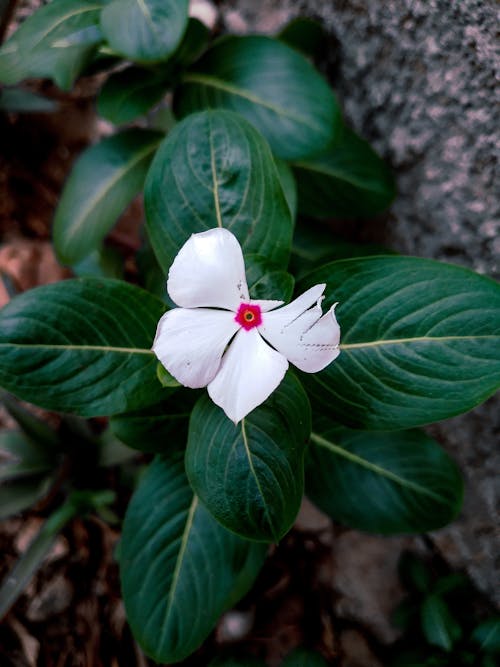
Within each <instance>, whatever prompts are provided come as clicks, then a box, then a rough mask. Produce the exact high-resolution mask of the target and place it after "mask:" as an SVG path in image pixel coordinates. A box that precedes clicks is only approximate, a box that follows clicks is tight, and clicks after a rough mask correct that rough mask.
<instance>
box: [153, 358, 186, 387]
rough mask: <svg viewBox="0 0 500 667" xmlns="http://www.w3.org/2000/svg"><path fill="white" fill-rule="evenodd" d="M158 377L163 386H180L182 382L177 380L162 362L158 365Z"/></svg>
mask: <svg viewBox="0 0 500 667" xmlns="http://www.w3.org/2000/svg"><path fill="white" fill-rule="evenodd" d="M156 377H157V378H158V382H159V383H160V384H161V386H162V387H180V383H179V382H177V380H176V379H175V378H174V376H173V375H170V373H169V372H168V371H167V369H166V368H165V367H164V366H163V365H162V364H161V363H160V362H158V364H157V366H156Z"/></svg>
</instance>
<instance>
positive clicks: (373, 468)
mask: <svg viewBox="0 0 500 667" xmlns="http://www.w3.org/2000/svg"><path fill="white" fill-rule="evenodd" d="M311 440H312V442H314V443H315V444H316V445H318V446H319V447H323V448H324V449H327V450H328V451H330V452H333V453H334V454H337V455H339V456H341V457H343V458H345V459H347V460H348V461H350V462H351V463H354V464H355V465H359V466H360V467H362V468H366V469H367V470H369V471H370V472H372V473H375V474H377V475H380V476H381V477H385V478H387V479H390V480H391V481H392V482H395V483H396V484H398V485H399V486H401V487H403V488H406V489H410V490H411V491H415V492H417V493H420V494H422V495H426V496H429V497H430V498H433V499H434V500H437V501H439V502H443V501H446V498H444V497H443V496H441V495H439V494H438V493H434V491H430V490H429V489H427V488H426V487H425V486H420V484H417V483H415V482H412V481H410V480H408V479H405V478H404V477H400V476H399V475H397V474H396V473H394V472H392V471H391V470H387V469H386V468H382V467H381V466H379V465H377V464H376V463H372V462H371V461H368V460H367V459H363V458H361V456H358V455H357V454H353V453H352V452H350V451H348V450H347V449H344V448H343V447H341V446H340V445H336V444H335V443H333V442H331V441H330V440H327V439H326V438H323V437H322V436H321V435H319V434H318V433H314V432H313V433H311Z"/></svg>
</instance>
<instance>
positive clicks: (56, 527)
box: [0, 502, 77, 619]
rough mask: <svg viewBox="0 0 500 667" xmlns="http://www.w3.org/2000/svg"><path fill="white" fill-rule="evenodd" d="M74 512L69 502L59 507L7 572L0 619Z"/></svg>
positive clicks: (0, 588)
mask: <svg viewBox="0 0 500 667" xmlns="http://www.w3.org/2000/svg"><path fill="white" fill-rule="evenodd" d="M76 513H77V508H76V507H75V505H73V503H71V502H66V503H65V504H64V505H63V506H62V507H59V508H58V509H57V510H56V511H55V512H54V513H53V514H52V515H51V516H50V517H49V518H48V519H47V521H46V522H45V523H44V524H43V526H42V528H41V529H40V530H39V532H38V533H37V534H36V536H35V537H34V539H33V540H32V542H31V543H30V545H29V546H28V548H27V549H26V551H25V552H24V553H23V554H22V556H21V557H20V559H19V560H18V561H17V563H16V564H15V566H14V567H13V569H12V571H11V572H9V573H8V574H7V576H6V577H5V579H4V580H3V581H2V585H1V586H0V619H2V618H3V617H4V616H5V614H6V613H7V612H8V611H9V609H10V607H11V606H12V605H13V604H14V602H15V601H16V599H17V598H18V597H19V595H21V593H22V592H23V590H24V588H25V586H26V585H27V584H28V582H29V580H30V579H31V577H32V576H33V574H34V573H35V572H36V570H37V569H38V568H39V567H40V566H41V564H42V562H43V560H44V559H45V557H46V556H47V554H48V553H49V551H50V549H51V548H52V546H53V544H54V542H55V540H56V537H57V535H58V533H59V532H60V531H61V530H62V529H63V528H64V526H65V525H66V524H67V523H68V521H70V520H71V519H72V518H73V517H74V516H75V514H76Z"/></svg>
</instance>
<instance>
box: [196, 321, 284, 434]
mask: <svg viewBox="0 0 500 667" xmlns="http://www.w3.org/2000/svg"><path fill="white" fill-rule="evenodd" d="M287 368H288V361H287V360H286V359H285V357H284V356H283V355H282V354H280V353H279V352H276V350H273V349H272V348H271V347H269V345H268V344H267V343H266V342H265V341H264V340H262V338H261V336H260V335H259V333H258V331H257V329H250V330H249V331H245V330H244V329H240V331H239V332H238V333H237V334H236V336H235V338H234V340H233V342H232V343H231V345H230V346H229V348H228V350H227V352H226V354H225V355H224V357H223V359H222V364H221V367H220V370H219V372H218V373H217V375H216V376H215V378H214V379H213V380H212V382H211V383H210V384H209V385H208V393H209V395H210V398H211V399H212V401H213V402H214V403H216V404H217V405H218V406H219V407H221V408H222V409H223V410H224V412H225V413H226V415H227V416H228V417H229V419H232V420H233V421H234V422H235V423H236V424H237V423H238V422H239V421H241V420H242V419H243V417H245V416H246V415H247V414H248V413H249V412H251V411H252V410H253V409H254V408H256V407H257V406H258V405H260V404H261V403H263V402H264V401H265V400H266V398H268V397H269V396H270V395H271V394H272V392H273V391H274V390H275V389H276V387H277V386H278V385H279V384H280V382H281V380H282V379H283V378H284V376H285V373H286V371H287Z"/></svg>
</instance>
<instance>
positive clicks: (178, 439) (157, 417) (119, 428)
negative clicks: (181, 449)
mask: <svg viewBox="0 0 500 667" xmlns="http://www.w3.org/2000/svg"><path fill="white" fill-rule="evenodd" d="M197 397H198V392H194V391H192V390H191V389H187V390H183V389H180V390H179V391H177V392H175V394H174V395H173V396H170V397H169V398H167V399H166V400H163V401H161V402H160V403H156V404H155V405H151V406H149V407H147V408H142V410H133V411H131V412H125V413H124V414H121V415H114V416H113V417H111V419H110V420H109V426H110V428H111V430H112V432H113V433H114V434H115V435H116V437H117V438H118V439H119V440H122V441H123V442H124V443H125V444H126V445H128V446H129V447H132V448H133V449H138V450H140V451H143V452H155V453H162V452H165V451H168V450H169V449H171V448H172V446H173V445H174V444H175V443H185V442H186V441H187V425H188V420H189V416H190V414H191V410H192V408H193V405H194V403H195V401H196V399H197Z"/></svg>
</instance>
